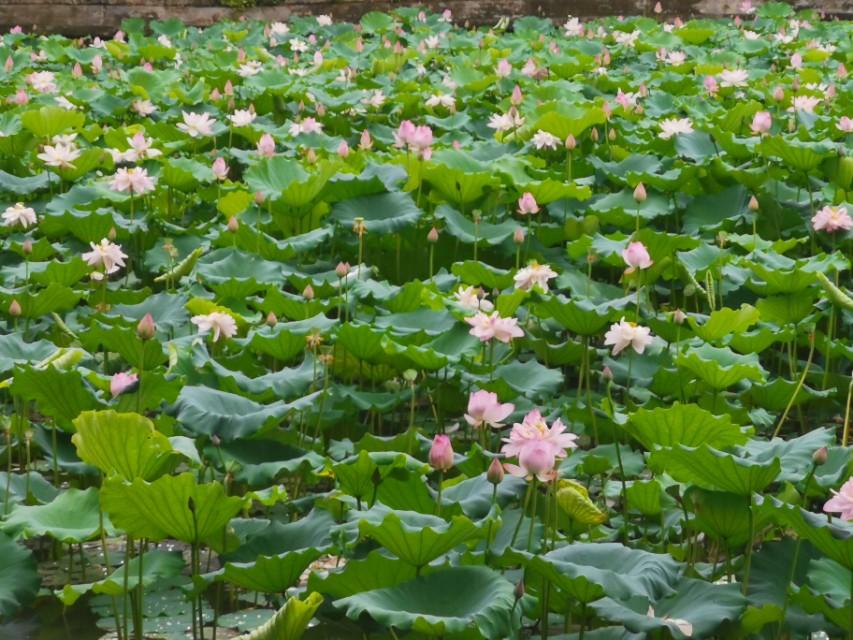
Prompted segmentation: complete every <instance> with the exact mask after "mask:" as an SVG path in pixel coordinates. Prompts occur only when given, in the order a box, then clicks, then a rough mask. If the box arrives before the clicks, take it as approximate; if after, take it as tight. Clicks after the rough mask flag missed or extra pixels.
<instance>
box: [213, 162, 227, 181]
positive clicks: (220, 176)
mask: <svg viewBox="0 0 853 640" xmlns="http://www.w3.org/2000/svg"><path fill="white" fill-rule="evenodd" d="M211 169H213V175H214V176H215V177H216V179H217V180H225V179H226V178H227V177H228V164H227V163H226V162H225V158H222V157H219V158H217V159H216V160H214V161H213V165H212V166H211Z"/></svg>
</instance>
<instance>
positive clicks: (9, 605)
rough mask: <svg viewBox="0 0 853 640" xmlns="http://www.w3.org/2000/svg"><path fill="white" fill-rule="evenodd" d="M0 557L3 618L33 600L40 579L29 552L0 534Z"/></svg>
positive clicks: (0, 603)
mask: <svg viewBox="0 0 853 640" xmlns="http://www.w3.org/2000/svg"><path fill="white" fill-rule="evenodd" d="M0 557H2V558H3V561H2V562H0V618H5V617H8V616H12V615H14V614H15V613H17V612H18V611H19V610H20V609H21V607H23V606H27V605H29V603H30V602H32V601H33V600H34V599H35V597H36V593H37V592H38V589H39V584H40V583H41V578H40V577H39V574H38V571H37V570H36V561H35V558H33V554H32V553H31V552H30V550H29V549H26V548H25V547H23V546H21V545H19V544H17V543H15V542H14V541H13V540H11V539H10V538H9V537H8V536H5V535H2V534H0Z"/></svg>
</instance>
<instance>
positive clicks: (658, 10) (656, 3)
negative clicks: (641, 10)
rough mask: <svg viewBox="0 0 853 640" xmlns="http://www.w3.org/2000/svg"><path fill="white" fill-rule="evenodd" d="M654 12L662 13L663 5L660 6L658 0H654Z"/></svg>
mask: <svg viewBox="0 0 853 640" xmlns="http://www.w3.org/2000/svg"><path fill="white" fill-rule="evenodd" d="M654 12H655V13H663V7H662V6H661V4H660V2H655V8H654Z"/></svg>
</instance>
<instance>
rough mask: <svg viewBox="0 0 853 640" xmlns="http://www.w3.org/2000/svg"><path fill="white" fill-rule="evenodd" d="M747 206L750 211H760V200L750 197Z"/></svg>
mask: <svg viewBox="0 0 853 640" xmlns="http://www.w3.org/2000/svg"><path fill="white" fill-rule="evenodd" d="M747 206H749V210H750V211H758V199H757V198H756V197H755V196H750V198H749V205H747Z"/></svg>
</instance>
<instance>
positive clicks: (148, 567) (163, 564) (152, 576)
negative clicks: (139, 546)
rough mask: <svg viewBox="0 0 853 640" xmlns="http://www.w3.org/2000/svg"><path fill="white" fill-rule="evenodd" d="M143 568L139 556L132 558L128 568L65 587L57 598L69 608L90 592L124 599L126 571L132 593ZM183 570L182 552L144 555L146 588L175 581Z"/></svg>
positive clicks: (157, 551) (156, 551) (59, 591)
mask: <svg viewBox="0 0 853 640" xmlns="http://www.w3.org/2000/svg"><path fill="white" fill-rule="evenodd" d="M139 569H140V567H139V556H137V557H135V558H131V559H130V562H128V563H127V566H126V567H125V566H124V565H123V566H121V567H119V568H118V569H116V570H115V571H113V572H112V573H111V574H110V575H109V576H107V577H106V578H104V579H103V580H98V581H97V582H90V583H83V584H67V585H65V586H64V587H63V588H62V589H58V590H56V591H55V593H56V597H57V598H59V600H60V601H61V602H62V604H64V605H65V606H66V607H70V606H72V605H73V604H74V603H75V602H77V600H78V599H79V598H80V597H81V596H83V595H85V594H87V593H89V592H92V593H99V594H100V593H103V594H107V595H110V596H120V595H122V594H124V593H125V590H124V579H125V571H127V590H128V592H132V591H133V590H134V589H135V588H136V587H137V585H138V584H139V583H140V576H139ZM183 570H184V559H183V557H181V554H180V552H178V551H163V550H160V549H155V550H152V551H148V552H146V553H144V554H142V585H143V587H150V586H152V585H154V584H157V583H158V582H159V581H161V580H164V579H169V578H175V577H177V576H179V575H181V572H182V571H183Z"/></svg>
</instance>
